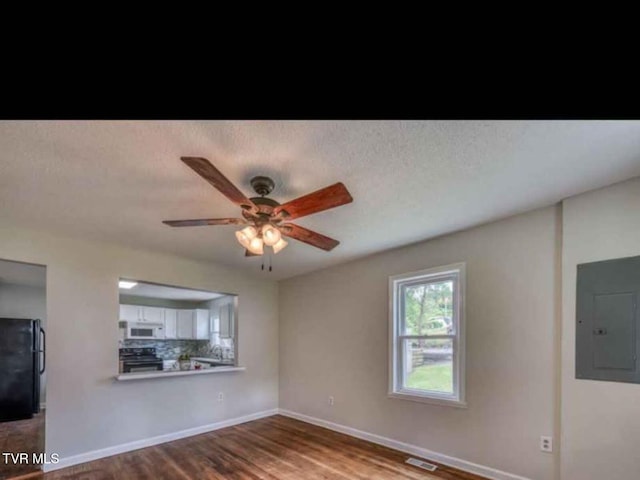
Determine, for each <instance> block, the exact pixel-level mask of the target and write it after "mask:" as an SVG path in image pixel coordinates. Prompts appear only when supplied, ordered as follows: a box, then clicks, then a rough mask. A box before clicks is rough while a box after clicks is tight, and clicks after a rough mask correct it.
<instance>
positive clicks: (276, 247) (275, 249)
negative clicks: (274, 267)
mask: <svg viewBox="0 0 640 480" xmlns="http://www.w3.org/2000/svg"><path fill="white" fill-rule="evenodd" d="M287 245H289V242H286V241H285V240H284V239H283V238H280V240H278V242H277V243H276V244H275V245H274V246H273V253H278V252H279V251H280V250H282V249H283V248H284V247H286V246H287Z"/></svg>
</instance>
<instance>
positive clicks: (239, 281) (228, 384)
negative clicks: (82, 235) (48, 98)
mask: <svg viewBox="0 0 640 480" xmlns="http://www.w3.org/2000/svg"><path fill="white" fill-rule="evenodd" d="M0 258H2V259H7V260H19V261H23V262H31V263H38V264H43V265H46V266H47V326H48V338H47V347H48V358H47V363H48V366H47V369H48V380H49V382H48V391H47V417H46V418H47V420H46V446H47V451H48V452H49V453H58V454H60V455H61V457H67V456H71V455H76V454H81V453H85V452H89V451H92V450H96V449H101V448H106V447H110V446H115V445H119V444H122V443H125V442H131V441H135V440H140V439H145V438H148V437H153V436H156V435H161V434H165V433H173V432H177V431H180V430H183V429H187V428H191V427H197V426H202V425H207V424H210V423H214V422H218V421H221V420H225V419H230V418H235V417H239V416H242V415H247V414H251V413H256V412H261V411H264V410H269V409H273V408H277V406H278V306H277V302H278V285H277V284H276V283H275V282H270V281H268V280H266V279H264V277H257V278H256V277H253V278H252V277H249V276H247V275H244V274H241V273H238V272H237V271H234V270H230V269H226V268H223V267H220V266H217V265H214V264H210V263H203V262H195V261H190V260H185V259H181V258H178V257H173V256H168V255H161V254H154V253H148V252H142V251H136V250H131V249H127V248H123V247H117V246H113V245H108V244H101V243H97V242H87V241H80V240H73V239H68V238H63V237H59V236H55V235H51V234H47V233H43V232H38V231H33V230H25V229H21V228H17V227H16V228H13V227H10V226H7V225H6V224H3V225H2V227H1V228H0ZM121 276H122V277H127V278H136V279H140V280H148V281H152V282H157V283H162V284H168V285H178V286H185V287H190V288H197V289H203V290H211V291H223V292H232V293H237V294H239V296H240V297H239V318H238V320H239V332H240V339H239V341H240V344H239V345H240V346H239V353H240V364H241V365H242V366H245V367H246V368H247V370H246V371H245V372H234V373H225V374H215V375H200V376H196V377H179V378H168V379H155V380H147V381H139V382H122V383H119V382H115V381H114V378H113V377H114V376H115V375H116V374H117V372H118V354H117V338H118V323H117V321H116V320H117V318H118V278H119V277H121ZM218 392H224V394H225V401H224V402H222V403H219V402H217V401H216V396H217V393H218Z"/></svg>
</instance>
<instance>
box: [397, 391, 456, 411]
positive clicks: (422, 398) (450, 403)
mask: <svg viewBox="0 0 640 480" xmlns="http://www.w3.org/2000/svg"><path fill="white" fill-rule="evenodd" d="M388 396H389V398H395V399H398V400H409V401H411V402H419V403H428V404H431V405H440V406H441V407H455V408H467V402H464V401H461V400H453V399H449V398H437V397H428V396H426V395H416V394H414V393H403V392H389V394H388Z"/></svg>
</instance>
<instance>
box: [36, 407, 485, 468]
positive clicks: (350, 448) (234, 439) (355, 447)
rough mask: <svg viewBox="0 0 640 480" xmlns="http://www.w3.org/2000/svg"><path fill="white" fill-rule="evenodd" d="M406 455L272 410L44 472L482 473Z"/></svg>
mask: <svg viewBox="0 0 640 480" xmlns="http://www.w3.org/2000/svg"><path fill="white" fill-rule="evenodd" d="M407 458H408V455H406V454H404V453H401V452H398V451H396V450H392V449H389V448H386V447H382V446H378V445H375V444H373V443H369V442H366V441H364V440H359V439H356V438H353V437H349V436H347V435H343V434H340V433H337V432H333V431H331V430H327V429H324V428H321V427H317V426H315V425H310V424H307V423H304V422H300V421H298V420H293V419H291V418H287V417H283V416H280V415H276V416H273V417H268V418H264V419H261V420H256V421H253V422H249V423H244V424H241V425H236V426H234V427H229V428H224V429H221V430H216V431H214V432H209V433H205V434H202V435H197V436H194V437H189V438H184V439H181V440H176V441H174V442H170V443H165V444H161V445H157V446H154V447H149V448H144V449H141V450H136V451H133V452H129V453H124V454H121V455H116V456H113V457H108V458H103V459H100V460H96V461H93V462H90V463H85V464H82V465H77V466H74V467H69V468H66V469H62V470H57V471H54V472H50V473H47V474H44V475H42V474H40V475H39V476H38V477H37V478H43V479H44V480H63V479H64V480H71V479H82V480H116V479H118V480H122V479H132V480H133V479H135V480H146V479H149V480H150V479H154V480H155V479H167V480H169V479H178V480H187V479H194V480H195V479H198V480H201V479H202V480H208V479H211V480H215V479H239V480H244V479H247V480H249V479H251V480H257V479H260V480H299V479H304V480H382V479H405V480H442V479H445V480H481V477H478V476H476V475H471V474H468V473H464V472H460V471H457V470H454V469H451V468H448V467H444V466H441V467H440V468H439V469H438V470H437V471H436V472H434V473H430V472H426V471H424V470H421V469H419V468H416V467H412V466H410V465H406V464H405V463H404V462H405V460H406V459H407Z"/></svg>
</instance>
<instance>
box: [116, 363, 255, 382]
mask: <svg viewBox="0 0 640 480" xmlns="http://www.w3.org/2000/svg"><path fill="white" fill-rule="evenodd" d="M245 370H246V368H245V367H234V366H232V365H230V366H221V367H211V368H203V369H200V370H195V369H191V370H163V371H156V372H139V373H120V374H119V375H116V377H115V378H116V380H117V381H119V382H124V381H129V380H146V379H150V378H167V377H184V376H188V375H206V374H212V373H227V372H244V371H245Z"/></svg>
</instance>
